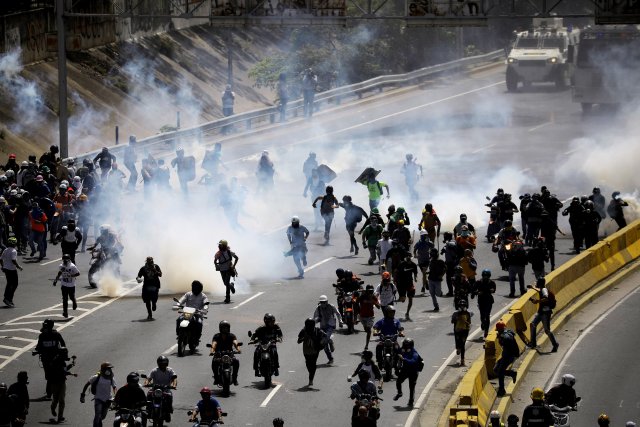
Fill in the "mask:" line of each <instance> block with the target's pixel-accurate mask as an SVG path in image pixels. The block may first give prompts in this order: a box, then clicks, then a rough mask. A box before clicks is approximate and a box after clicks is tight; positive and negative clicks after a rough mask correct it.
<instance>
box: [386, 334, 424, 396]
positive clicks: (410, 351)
mask: <svg viewBox="0 0 640 427" xmlns="http://www.w3.org/2000/svg"><path fill="white" fill-rule="evenodd" d="M399 357H400V358H402V367H401V368H400V369H399V371H398V378H397V379H396V389H397V391H398V392H397V393H396V395H395V396H394V397H393V400H398V399H400V398H401V397H402V383H403V382H404V380H406V379H408V380H409V401H408V402H407V406H408V407H410V408H411V407H413V401H414V398H415V394H416V383H417V382H418V373H419V372H420V371H422V368H423V367H424V362H423V361H422V357H420V354H418V352H417V351H416V349H415V344H414V342H413V340H412V339H411V338H405V339H404V340H402V347H401V350H400V355H399Z"/></svg>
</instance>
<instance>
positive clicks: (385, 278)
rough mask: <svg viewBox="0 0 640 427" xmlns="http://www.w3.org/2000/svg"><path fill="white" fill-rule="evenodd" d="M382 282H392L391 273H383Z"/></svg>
mask: <svg viewBox="0 0 640 427" xmlns="http://www.w3.org/2000/svg"><path fill="white" fill-rule="evenodd" d="M382 280H391V273H389V272H388V271H385V272H383V273H382Z"/></svg>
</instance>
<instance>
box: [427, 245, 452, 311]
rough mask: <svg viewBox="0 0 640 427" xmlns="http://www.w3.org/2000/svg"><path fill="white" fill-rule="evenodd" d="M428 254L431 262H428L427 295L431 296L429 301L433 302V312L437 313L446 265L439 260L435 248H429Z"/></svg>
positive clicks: (438, 254)
mask: <svg viewBox="0 0 640 427" xmlns="http://www.w3.org/2000/svg"><path fill="white" fill-rule="evenodd" d="M430 254H431V260H430V261H429V275H428V276H427V283H428V284H429V294H431V301H432V302H433V311H434V312H438V311H440V305H438V298H437V297H442V280H443V279H444V276H445V275H446V274H447V271H448V270H447V264H446V263H445V262H444V260H442V259H440V253H439V252H438V249H437V248H431V252H430ZM452 295H453V293H452Z"/></svg>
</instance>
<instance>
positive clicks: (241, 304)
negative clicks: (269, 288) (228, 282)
mask: <svg viewBox="0 0 640 427" xmlns="http://www.w3.org/2000/svg"><path fill="white" fill-rule="evenodd" d="M262 294H264V292H258V293H257V294H255V295H254V296H252V297H251V298H248V299H246V300H244V301H242V302H241V303H240V304H238V305H236V306H235V307H231V310H235V309H236V308H238V307H242V306H243V305H245V304H246V303H248V302H249V301H251V300H252V299H254V298H258V297H259V296H260V295H262Z"/></svg>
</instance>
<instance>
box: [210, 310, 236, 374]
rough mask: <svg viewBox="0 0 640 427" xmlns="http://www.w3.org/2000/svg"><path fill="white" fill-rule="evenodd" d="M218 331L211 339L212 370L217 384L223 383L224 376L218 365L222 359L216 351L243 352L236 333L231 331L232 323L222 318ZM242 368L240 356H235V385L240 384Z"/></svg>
mask: <svg viewBox="0 0 640 427" xmlns="http://www.w3.org/2000/svg"><path fill="white" fill-rule="evenodd" d="M218 331H219V332H218V333H217V334H215V335H214V336H213V339H212V340H211V354H212V355H213V356H214V357H213V359H212V360H211V370H212V371H213V377H214V383H215V384H216V385H221V384H222V381H221V380H222V378H220V373H219V372H218V366H219V365H220V359H219V357H218V355H216V353H219V352H221V351H235V352H236V353H238V354H239V353H241V351H240V346H239V345H238V340H237V338H236V336H235V334H232V333H231V324H230V323H229V322H227V321H226V320H222V321H221V322H220V323H219V324H218ZM239 370H240V361H239V360H238V358H236V357H234V358H233V373H232V374H231V381H232V382H233V385H238V372H239Z"/></svg>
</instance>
